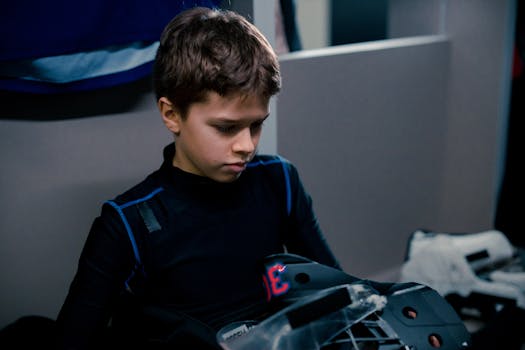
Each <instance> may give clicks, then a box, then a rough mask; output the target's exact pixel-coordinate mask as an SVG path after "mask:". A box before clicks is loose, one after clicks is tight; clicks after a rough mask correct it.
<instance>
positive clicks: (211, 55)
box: [153, 7, 281, 116]
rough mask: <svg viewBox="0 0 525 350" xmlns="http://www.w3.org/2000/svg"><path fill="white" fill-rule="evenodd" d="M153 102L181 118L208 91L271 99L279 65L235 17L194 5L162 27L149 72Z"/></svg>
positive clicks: (277, 84)
mask: <svg viewBox="0 0 525 350" xmlns="http://www.w3.org/2000/svg"><path fill="white" fill-rule="evenodd" d="M153 83H154V88H155V94H156V97H157V100H158V99H159V98H160V97H163V96H164V97H167V98H168V99H169V100H170V101H171V103H173V105H174V107H175V108H177V109H178V110H179V111H180V112H181V114H182V115H183V116H185V115H186V112H187V110H188V108H189V106H190V105H191V104H192V103H196V102H202V101H203V100H204V99H205V98H206V94H207V92H209V91H214V92H216V93H218V94H219V95H221V96H227V95H230V94H241V95H250V94H256V95H261V96H264V97H268V98H269V97H271V96H273V95H275V94H277V93H278V92H279V90H280V88H281V77H280V72H279V62H278V59H277V56H276V54H275V52H274V51H273V49H272V47H271V46H270V44H269V43H268V41H267V40H266V38H265V37H264V36H263V35H262V33H261V32H260V31H259V30H258V29H257V28H256V27H255V26H254V25H253V24H251V23H250V22H248V21H247V20H246V19H245V18H244V17H242V16H241V15H239V14H237V13H235V12H232V11H227V10H219V9H210V8H203V7H195V8H192V9H190V10H186V11H184V12H182V13H180V14H179V15H177V16H175V18H173V19H172V20H171V22H170V23H168V25H167V26H166V28H165V29H164V31H163V33H162V35H161V39H160V46H159V48H158V50H157V56H156V59H155V65H154V70H153Z"/></svg>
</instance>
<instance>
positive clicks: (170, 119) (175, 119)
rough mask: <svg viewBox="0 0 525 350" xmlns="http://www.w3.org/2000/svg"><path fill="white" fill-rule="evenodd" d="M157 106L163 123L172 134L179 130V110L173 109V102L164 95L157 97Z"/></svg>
mask: <svg viewBox="0 0 525 350" xmlns="http://www.w3.org/2000/svg"><path fill="white" fill-rule="evenodd" d="M157 106H158V108H159V111H160V115H161V116H162V121H163V122H164V125H166V127H167V128H168V129H169V130H170V131H171V132H173V133H174V134H178V133H179V132H180V123H181V116H180V113H179V111H178V110H177V109H175V107H174V106H173V104H172V103H171V102H170V100H168V99H167V98H166V97H161V98H159V100H158V102H157Z"/></svg>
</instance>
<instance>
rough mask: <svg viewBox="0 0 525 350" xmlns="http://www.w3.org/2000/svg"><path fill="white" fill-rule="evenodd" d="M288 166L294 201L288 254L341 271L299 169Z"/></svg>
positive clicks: (287, 243)
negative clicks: (318, 220) (322, 230)
mask: <svg viewBox="0 0 525 350" xmlns="http://www.w3.org/2000/svg"><path fill="white" fill-rule="evenodd" d="M287 165H288V173H289V175H290V185H291V186H290V187H291V199H292V206H291V212H290V218H289V219H290V230H289V232H288V233H287V237H286V248H287V250H288V252H289V253H294V254H298V255H301V256H304V257H306V258H309V259H311V260H314V261H316V262H318V263H321V264H325V265H328V266H332V267H336V268H339V269H340V268H341V267H340V265H339V262H338V261H337V259H336V258H335V256H334V254H333V253H332V250H331V249H330V247H329V246H328V243H327V242H326V239H325V237H324V235H323V233H322V232H321V228H320V227H319V223H318V222H317V218H316V216H315V213H314V211H313V208H312V199H311V197H310V195H309V194H308V193H307V192H306V191H305V189H304V187H303V184H302V182H301V179H300V178H299V174H298V172H297V169H296V168H295V166H293V165H292V164H290V163H288V164H287Z"/></svg>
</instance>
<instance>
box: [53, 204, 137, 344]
mask: <svg viewBox="0 0 525 350" xmlns="http://www.w3.org/2000/svg"><path fill="white" fill-rule="evenodd" d="M123 230H124V228H123V225H122V222H121V220H120V218H119V217H118V215H116V212H115V210H114V209H112V208H110V207H109V206H108V205H104V207H103V209H102V215H101V216H100V217H98V218H97V219H95V221H94V223H93V225H92V227H91V230H90V232H89V235H88V238H87V241H86V243H85V245H84V248H83V250H82V254H81V256H80V260H79V264H78V270H77V272H76V275H75V278H74V279H73V282H72V283H71V286H70V289H69V293H68V295H67V298H66V300H65V302H64V305H63V306H62V309H61V310H60V313H59V315H58V319H57V331H58V332H57V342H58V348H60V349H86V348H91V347H92V346H93V345H94V344H95V343H96V341H97V340H98V339H99V338H100V336H101V334H102V332H103V330H104V328H105V327H106V326H107V324H108V321H109V318H110V315H111V309H112V306H113V305H114V303H115V301H116V298H117V297H118V295H119V293H120V292H121V291H122V289H123V287H124V282H125V279H126V278H127V277H128V275H129V273H130V272H131V269H132V267H133V253H132V251H131V247H130V244H129V240H128V241H126V238H127V236H126V234H125V232H124V231H123Z"/></svg>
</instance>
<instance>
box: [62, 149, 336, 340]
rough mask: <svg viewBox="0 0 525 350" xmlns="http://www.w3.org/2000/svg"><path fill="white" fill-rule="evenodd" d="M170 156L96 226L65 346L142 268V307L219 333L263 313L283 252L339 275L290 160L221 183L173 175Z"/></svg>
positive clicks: (106, 311)
mask: <svg viewBox="0 0 525 350" xmlns="http://www.w3.org/2000/svg"><path fill="white" fill-rule="evenodd" d="M174 153H175V147H174V145H173V144H172V145H170V146H168V147H167V148H166V149H165V151H164V157H165V159H164V163H163V165H162V166H161V167H160V169H159V170H157V171H155V172H154V173H153V174H151V175H150V176H148V177H147V178H146V179H145V180H144V181H143V182H142V183H140V184H139V185H137V186H135V187H134V188H132V189H131V190H129V191H127V192H125V193H124V194H122V195H120V196H118V197H117V198H115V200H113V201H109V202H108V203H106V204H105V205H104V206H103V208H102V213H101V215H100V216H99V217H98V218H96V219H95V221H94V223H93V226H92V229H91V231H90V233H89V236H88V239H87V241H86V244H85V246H84V249H83V251H82V254H81V258H80V261H79V266H78V271H77V273H76V276H75V278H74V280H73V283H72V285H71V288H70V291H69V294H68V296H67V299H66V301H65V303H64V306H63V307H62V310H61V312H60V315H59V319H58V324H59V329H60V332H61V337H62V338H63V339H62V340H61V341H62V342H63V343H66V344H88V343H89V341H90V339H92V338H93V337H95V335H96V334H97V333H99V332H100V330H101V329H102V328H104V327H105V326H106V325H107V323H108V321H109V320H110V319H111V318H112V317H115V312H116V311H115V310H116V305H118V304H119V299H120V298H121V297H122V296H123V294H124V293H125V289H126V288H127V287H128V288H131V287H134V286H133V285H132V282H133V276H131V275H132V274H133V273H138V272H140V271H142V270H143V274H144V278H143V280H141V281H140V285H139V286H138V287H139V289H138V290H140V293H138V294H140V298H141V301H142V302H143V303H144V304H147V305H149V306H151V307H153V308H154V309H155V310H161V313H166V314H167V315H169V314H170V313H173V314H179V313H181V314H184V315H187V316H188V317H189V318H191V319H194V320H196V321H198V322H202V324H204V325H206V326H209V327H211V328H212V329H214V330H217V329H218V328H219V327H221V326H223V325H225V324H227V323H229V322H231V321H234V320H236V319H246V317H249V316H252V315H251V313H253V312H255V311H256V312H260V311H261V310H262V308H259V307H257V305H264V303H265V294H264V293H265V290H264V287H263V282H262V261H263V258H265V257H266V256H268V255H271V254H276V253H282V252H283V251H284V249H286V251H287V252H289V253H294V254H298V255H302V256H304V257H307V258H309V259H311V260H314V261H317V262H320V263H323V264H326V265H329V266H334V267H338V263H337V261H336V259H335V258H334V256H333V254H332V253H331V251H330V249H329V248H328V246H327V244H326V242H325V239H324V238H323V235H322V233H321V230H320V228H319V225H318V223H317V220H316V218H315V215H314V213H313V210H312V204H311V199H310V197H309V196H308V194H307V193H306V192H305V190H304V188H303V185H302V184H301V181H300V179H299V176H298V173H297V170H296V168H295V167H294V166H293V165H292V164H290V163H289V162H288V161H286V160H284V159H282V158H280V157H276V156H256V157H255V158H254V159H253V161H252V162H251V163H250V164H249V166H248V167H247V169H246V170H245V171H244V173H243V174H242V175H241V176H240V177H239V179H237V180H236V181H234V182H232V183H218V182H215V181H213V180H210V179H208V178H204V177H200V176H196V175H193V174H190V173H186V172H184V171H182V170H180V169H178V168H175V167H173V166H172V159H173V156H174ZM144 204H146V205H147V207H146V210H145V212H146V215H147V214H148V213H149V214H150V215H153V220H151V218H150V220H149V222H148V220H146V221H144V219H141V215H145V214H144V211H142V212H140V210H139V209H140V208H141V205H144ZM137 218H138V219H137ZM151 222H153V224H151ZM148 223H149V225H150V226H154V227H149V229H148V227H146V226H148ZM137 261H139V263H140V264H142V265H141V266H142V267H143V268H141V269H139V270H140V271H138V270H137V269H135V272H133V271H134V267H136V266H137V265H139V264H138V263H137ZM137 271H138V272H137ZM135 292H136V291H135ZM136 293H137V292H136ZM137 322H140V320H139V321H137ZM157 331H158V329H157ZM159 332H160V331H159ZM146 336H149V335H146Z"/></svg>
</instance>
